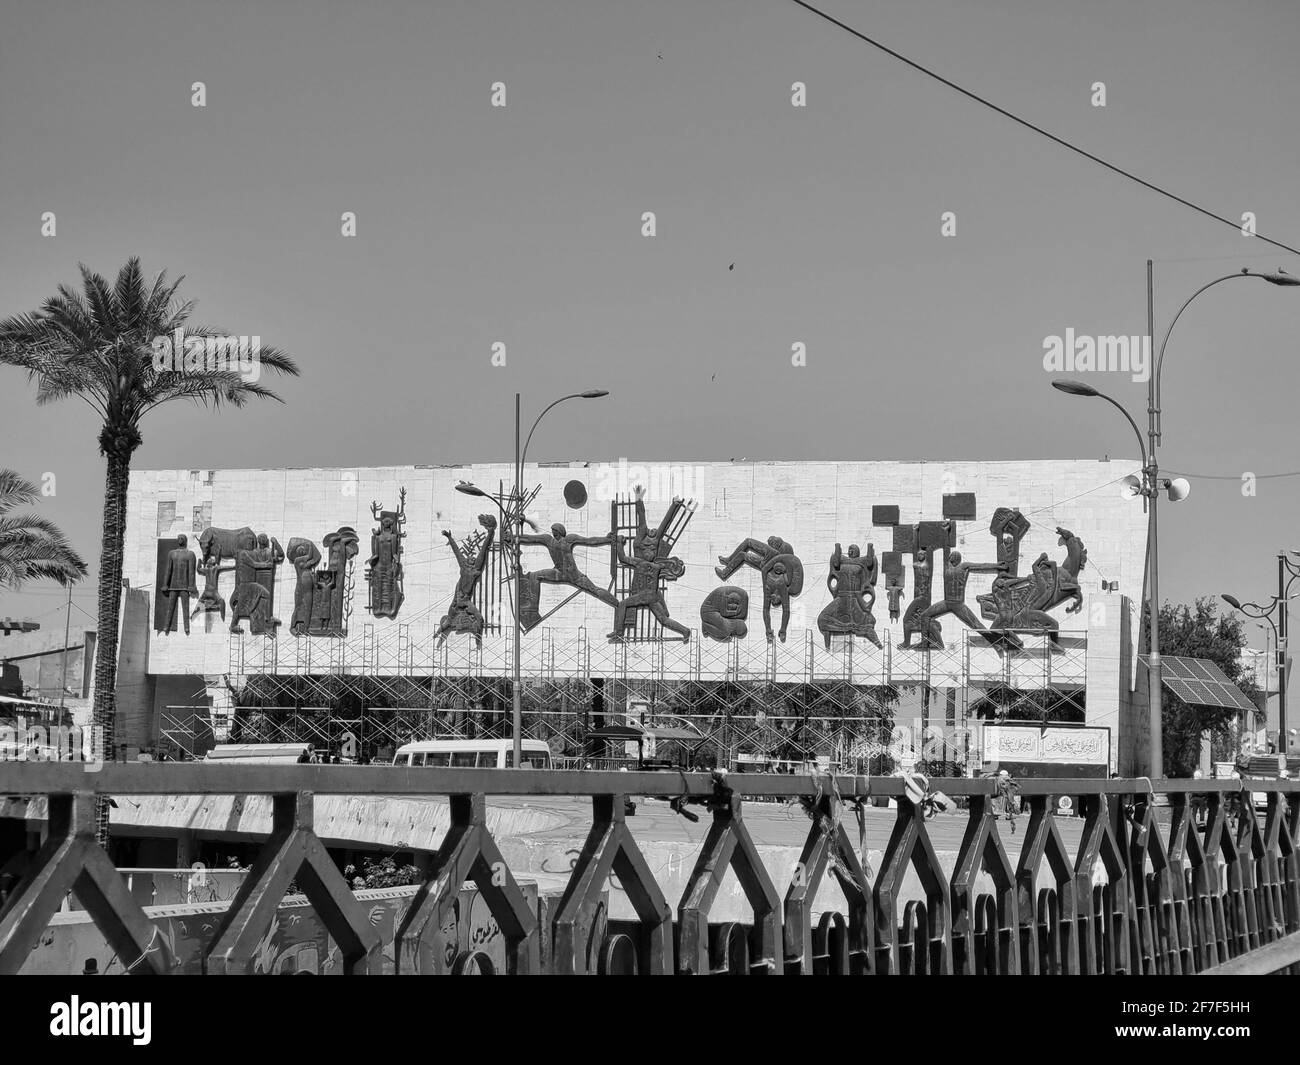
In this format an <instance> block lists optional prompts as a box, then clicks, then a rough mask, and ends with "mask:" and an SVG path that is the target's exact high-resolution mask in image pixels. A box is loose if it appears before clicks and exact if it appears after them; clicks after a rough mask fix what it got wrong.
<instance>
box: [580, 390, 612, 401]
mask: <svg viewBox="0 0 1300 1065" xmlns="http://www.w3.org/2000/svg"><path fill="white" fill-rule="evenodd" d="M608 395H609V393H608V392H607V391H606V390H605V389H603V388H592V389H589V390H588V391H586V392H583V393H582V398H583V399H600V397H601V396H608Z"/></svg>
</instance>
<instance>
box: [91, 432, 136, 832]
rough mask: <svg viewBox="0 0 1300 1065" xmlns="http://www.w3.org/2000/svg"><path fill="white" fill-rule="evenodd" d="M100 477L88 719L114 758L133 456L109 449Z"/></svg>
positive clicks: (99, 819)
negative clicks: (96, 595)
mask: <svg viewBox="0 0 1300 1065" xmlns="http://www.w3.org/2000/svg"><path fill="white" fill-rule="evenodd" d="M107 459H108V472H107V475H106V477H105V481H104V531H103V539H102V541H101V545H100V553H99V621H98V623H97V626H96V627H97V634H96V651H95V691H94V701H93V703H92V705H93V707H94V713H93V718H92V722H91V723H92V725H93V726H94V727H95V728H96V729H97V730H98V733H99V736H98V739H99V743H100V749H101V751H102V752H103V758H104V760H105V761H114V760H116V758H117V742H116V741H117V737H116V732H117V630H118V623H119V620H120V617H121V612H122V554H123V551H124V545H125V540H126V490H127V485H128V483H129V482H130V479H131V456H130V453H129V452H128V453H127V454H126V455H122V454H120V453H116V449H113V450H110V451H108V452H107ZM108 822H109V805H108V800H107V798H101V799H99V800H98V801H97V802H96V804H95V840H96V842H97V843H98V844H99V845H100V846H101V847H103V848H105V849H107V848H108Z"/></svg>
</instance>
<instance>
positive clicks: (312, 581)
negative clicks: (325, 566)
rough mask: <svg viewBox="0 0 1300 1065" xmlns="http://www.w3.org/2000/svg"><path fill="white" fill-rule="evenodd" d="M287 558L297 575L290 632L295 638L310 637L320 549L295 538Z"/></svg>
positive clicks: (286, 553) (290, 544)
mask: <svg viewBox="0 0 1300 1065" xmlns="http://www.w3.org/2000/svg"><path fill="white" fill-rule="evenodd" d="M285 557H286V558H287V559H288V560H289V563H290V564H291V565H292V566H293V568H294V571H295V572H296V574H297V576H296V577H295V578H294V590H293V617H292V618H291V619H290V621H289V631H290V632H291V633H293V635H295V636H310V635H311V627H312V607H313V604H314V600H315V597H316V567H317V566H318V565H319V564H320V549H319V548H318V547H317V546H316V545H315V544H314V543H312V542H311V541H310V540H305V539H303V538H302V537H298V536H295V537H294V538H293V539H291V540H290V541H289V549H288V551H287V552H285Z"/></svg>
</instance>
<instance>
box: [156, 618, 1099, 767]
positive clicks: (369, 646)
mask: <svg viewBox="0 0 1300 1065" xmlns="http://www.w3.org/2000/svg"><path fill="white" fill-rule="evenodd" d="M881 636H882V642H883V647H879V648H878V647H876V646H874V645H873V644H871V643H868V642H867V641H864V640H858V639H856V638H855V637H853V636H842V637H841V636H837V637H834V638H833V639H832V643H831V647H830V648H829V649H827V648H826V647H825V646H824V645H823V643H822V641H821V640H820V639H819V638H818V634H816V633H813V632H808V633H806V634H805V638H804V639H803V640H801V641H797V642H791V643H788V644H783V643H764V642H762V641H755V640H746V641H732V642H730V643H726V644H717V643H713V642H701V641H700V640H698V639H697V640H692V641H691V642H689V643H682V642H679V641H670V640H654V641H644V642H634V641H630V640H629V641H625V642H622V643H614V644H610V643H607V642H606V641H604V640H603V639H602V640H601V641H599V642H595V641H593V640H591V639H590V638H589V636H588V633H587V631H586V630H585V629H579V630H576V632H575V631H561V630H556V629H552V628H550V627H546V626H543V627H541V628H538V629H536V630H534V631H533V632H531V633H529V634H528V637H527V638H526V640H525V641H524V644H523V651H522V654H523V662H522V664H521V665H522V671H523V675H524V691H523V694H522V698H523V707H524V735H525V738H529V739H539V740H543V741H546V742H547V743H548V744H550V746H551V750H552V752H553V754H554V756H556V757H557V758H559V759H569V760H571V761H572V763H573V764H576V763H577V762H578V761H579V760H582V759H588V758H589V757H591V754H592V751H591V747H590V745H589V744H587V743H586V736H587V733H588V732H589V731H591V730H592V729H594V728H599V727H601V726H602V725H604V724H611V723H615V722H617V723H626V721H627V718H628V715H629V708H630V707H633V706H636V707H637V708H638V709H637V713H638V714H639V715H641V717H642V718H645V717H647V716H648V720H641V721H640V722H639V723H641V724H643V725H649V726H653V724H654V723H655V722H656V721H661V720H665V719H672V720H674V721H679V722H683V723H685V725H686V726H687V727H688V728H690V729H692V730H694V731H695V732H697V733H698V734H699V736H700V741H699V742H698V743H696V744H693V745H691V748H692V749H691V752H690V755H691V757H692V759H694V760H695V761H697V762H711V763H712V764H715V765H724V766H728V765H737V764H747V763H752V762H763V761H767V762H775V763H781V764H783V765H784V764H789V763H796V764H797V763H801V762H808V761H815V760H819V759H820V760H821V762H822V763H823V764H826V763H828V762H829V763H830V764H833V765H837V766H839V767H842V768H845V769H852V770H854V771H862V772H879V771H881V767H882V764H883V760H884V759H886V758H892V759H893V760H894V761H897V758H898V751H899V737H898V735H897V734H896V733H897V728H896V725H895V721H896V720H897V719H898V718H899V717H900V715H902V714H904V713H906V712H911V713H913V714H914V715H915V716H916V717H917V718H919V736H920V742H915V740H914V742H912V744H911V747H912V748H913V749H914V750H921V749H923V750H921V754H918V758H923V760H925V761H927V762H928V763H929V765H930V767H931V768H932V770H934V771H938V772H944V771H955V770H956V768H957V767H958V766H960V765H962V764H964V763H965V762H966V761H967V760H968V759H969V757H970V754H971V751H970V733H971V728H972V727H973V725H974V724H975V723H976V722H977V721H979V720H999V719H1004V718H1008V717H1009V718H1013V719H1025V718H1028V719H1034V720H1043V721H1073V720H1082V718H1083V706H1084V701H1083V691H1084V687H1085V682H1086V676H1087V637H1086V634H1084V633H1082V632H1079V633H1061V634H1059V636H1058V637H1057V639H1056V640H1052V639H1049V638H1048V637H1047V636H1045V635H1042V634H1026V633H1021V634H1020V643H1021V644H1022V646H1020V647H1016V648H1007V647H1003V648H1002V649H1001V650H999V649H997V648H995V647H994V646H993V645H992V643H991V642H990V640H989V639H988V638H987V637H985V636H984V635H982V634H980V633H971V632H966V633H963V635H962V638H961V639H960V640H959V641H957V642H955V643H953V644H952V645H950V646H948V647H946V648H944V649H942V650H903V649H898V648H895V647H894V644H893V641H892V640H891V639H890V632H889V630H888V629H885V630H882V633H881ZM511 644H512V641H509V640H499V639H498V640H488V641H484V645H483V646H482V647H480V646H478V644H477V643H476V642H475V641H473V640H470V639H465V640H461V641H455V642H453V641H450V640H449V641H447V642H446V643H444V644H443V645H442V646H437V644H436V642H435V641H434V640H433V639H432V638H424V639H422V640H413V639H412V638H411V635H410V631H409V627H408V626H407V625H405V624H398V625H392V626H384V627H383V628H382V629H377V628H376V626H374V625H372V624H365V625H363V626H360V627H358V628H356V629H355V631H354V632H353V633H351V634H349V636H347V637H342V638H322V637H318V638H310V639H297V640H285V639H272V638H268V637H255V636H251V635H244V636H242V637H232V638H231V640H230V645H229V647H230V671H229V674H228V675H227V677H226V678H225V681H226V684H227V685H228V687H229V688H230V689H231V692H232V696H233V722H232V724H231V726H230V729H229V738H230V739H232V740H245V741H264V742H283V741H293V742H310V743H312V744H313V745H314V746H316V747H318V748H319V749H320V750H322V751H325V752H331V753H340V752H342V753H343V754H344V756H345V757H356V758H359V759H361V760H370V759H375V758H380V757H382V756H383V755H384V754H385V753H386V752H387V751H388V750H389V749H391V748H393V747H395V746H398V745H400V744H401V743H403V742H407V741H409V740H411V739H426V738H435V737H436V738H466V739H472V738H502V739H504V738H507V737H509V735H510V686H509V680H508V678H509V675H510V671H511V669H512V666H513V662H512V661H511V656H512V651H513V649H512V646H511ZM171 709H173V708H169V710H171ZM174 709H177V710H181V711H184V713H176V714H165V715H164V721H163V727H162V728H161V730H160V733H161V738H162V740H163V742H164V744H165V745H168V746H170V747H171V748H172V749H173V750H174V751H175V752H176V753H178V754H184V755H189V756H193V755H194V754H195V753H196V751H197V750H198V749H199V748H200V747H201V746H202V745H203V742H204V731H205V730H206V731H207V733H208V734H211V731H212V730H211V725H210V724H209V723H207V722H206V721H205V720H204V719H203V716H202V714H200V713H194V712H191V711H193V710H194V708H189V707H186V708H174ZM914 731H915V730H914ZM209 745H210V741H209ZM603 753H604V754H605V755H606V756H608V755H609V754H610V753H611V752H610V751H609V750H608V749H606V750H605V751H604V752H603ZM614 753H616V754H617V753H619V752H614ZM678 753H679V755H680V752H678Z"/></svg>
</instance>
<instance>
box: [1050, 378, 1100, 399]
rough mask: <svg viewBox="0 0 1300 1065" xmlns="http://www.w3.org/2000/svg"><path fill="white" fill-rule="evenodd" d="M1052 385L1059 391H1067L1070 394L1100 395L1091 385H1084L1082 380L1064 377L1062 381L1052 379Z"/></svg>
mask: <svg viewBox="0 0 1300 1065" xmlns="http://www.w3.org/2000/svg"><path fill="white" fill-rule="evenodd" d="M1052 387H1053V388H1055V389H1056V390H1057V391H1059V392H1065V393H1068V394H1069V395H1071V396H1099V395H1101V393H1100V392H1098V391H1097V390H1096V389H1095V388H1093V387H1092V385H1085V384H1084V383H1083V382H1082V381H1075V380H1073V379H1071V378H1068V377H1067V378H1066V379H1065V380H1063V381H1053V382H1052Z"/></svg>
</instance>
